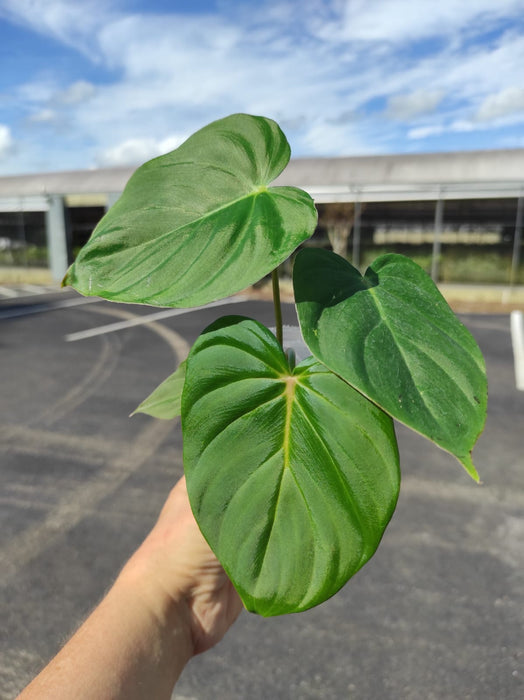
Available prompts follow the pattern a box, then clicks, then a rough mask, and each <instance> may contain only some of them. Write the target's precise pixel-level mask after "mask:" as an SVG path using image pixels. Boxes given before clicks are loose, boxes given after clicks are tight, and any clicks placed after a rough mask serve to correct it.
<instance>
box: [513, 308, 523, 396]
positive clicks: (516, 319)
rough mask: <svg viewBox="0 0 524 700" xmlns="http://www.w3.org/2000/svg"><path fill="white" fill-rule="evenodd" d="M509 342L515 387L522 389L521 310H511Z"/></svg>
mask: <svg viewBox="0 0 524 700" xmlns="http://www.w3.org/2000/svg"><path fill="white" fill-rule="evenodd" d="M511 343H512V345H513V357H514V360H515V382H516V384H517V389H519V390H520V391H524V316H523V314H522V311H512V312H511Z"/></svg>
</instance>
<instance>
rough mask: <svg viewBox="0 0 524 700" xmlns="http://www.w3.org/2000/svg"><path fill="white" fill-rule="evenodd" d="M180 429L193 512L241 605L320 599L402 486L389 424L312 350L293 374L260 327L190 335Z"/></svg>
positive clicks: (371, 540) (272, 606)
mask: <svg viewBox="0 0 524 700" xmlns="http://www.w3.org/2000/svg"><path fill="white" fill-rule="evenodd" d="M182 430H183V436H184V468H185V472H186V478H187V488H188V493H189V498H190V501H191V506H192V508H193V512H194V514H195V517H196V519H197V521H198V524H199V526H200V528H201V530H202V532H203V534H204V536H205V537H206V539H207V541H208V542H209V544H210V546H211V548H212V549H213V551H214V552H215V554H216V555H217V557H218V559H219V560H220V561H221V563H222V565H223V566H224V568H225V570H226V571H227V573H228V575H229V577H230V578H231V580H232V581H233V583H234V585H235V587H236V588H237V590H238V592H239V593H240V595H241V597H242V600H243V602H244V604H245V605H246V607H247V608H248V609H249V610H252V611H254V612H258V613H260V614H262V615H266V616H267V615H278V614H282V613H289V612H298V611H300V610H305V609H307V608H310V607H312V606H313V605H317V604H318V603H321V602H322V601H324V600H325V599H326V598H328V597H330V596H332V595H333V594H334V593H335V592H336V591H337V590H339V588H340V587H341V586H343V585H344V583H345V582H346V581H347V580H348V579H349V578H350V577H351V576H352V575H353V574H354V573H355V572H356V571H357V570H358V569H359V568H360V567H361V566H363V564H364V563H365V562H366V561H367V560H368V559H369V558H370V557H371V556H372V555H373V553H374V552H375V550H376V548H377V546H378V544H379V541H380V539H381V536H382V533H383V531H384V529H385V527H386V525H387V523H388V522H389V519H390V517H391V515H392V513H393V510H394V508H395V504H396V500H397V496H398V491H399V485H400V484H399V479H400V476H399V465H398V452H397V445H396V439H395V434H394V430H393V424H392V421H391V419H390V418H389V416H387V415H386V414H385V413H384V412H383V411H381V410H380V409H379V408H377V407H376V406H375V405H374V404H372V403H371V402H370V401H368V400H367V399H366V398H364V397H363V396H362V395H361V394H359V393H358V392H357V391H355V390H354V389H353V388H351V387H350V386H349V385H348V384H347V383H346V382H344V381H343V380H341V379H340V378H339V377H337V376H336V375H334V374H333V373H332V372H330V371H329V370H328V369H327V368H326V367H325V366H323V365H321V364H320V363H319V362H317V361H316V360H314V359H313V358H312V357H310V358H308V359H307V360H304V361H303V362H302V363H301V364H300V365H298V366H297V367H296V368H295V369H294V370H291V369H290V367H289V365H288V363H287V360H286V357H285V355H284V353H283V351H282V349H281V347H280V345H279V344H278V343H277V341H276V339H275V337H274V336H273V335H272V334H271V333H270V331H269V330H268V329H267V328H265V327H264V326H262V325H261V324H259V323H257V322H256V321H253V320H250V319H246V318H242V317H238V316H234V317H226V318H224V319H221V320H219V321H218V322H216V323H215V324H213V325H211V326H210V327H209V328H208V329H206V331H204V333H203V334H202V335H201V336H200V338H199V339H198V340H197V341H196V343H195V345H194V346H193V349H192V350H191V352H190V354H189V357H188V360H187V374H186V382H185V385H184V391H183V395H182Z"/></svg>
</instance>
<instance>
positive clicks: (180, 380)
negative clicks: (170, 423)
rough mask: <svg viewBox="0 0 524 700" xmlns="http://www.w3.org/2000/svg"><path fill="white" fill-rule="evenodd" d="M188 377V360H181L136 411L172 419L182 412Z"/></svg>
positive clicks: (154, 416)
mask: <svg viewBox="0 0 524 700" xmlns="http://www.w3.org/2000/svg"><path fill="white" fill-rule="evenodd" d="M185 378H186V361H185V360H184V361H183V362H181V363H180V364H179V365H178V367H177V369H176V371H175V372H173V374H170V375H169V377H168V378H167V379H164V381H163V382H162V384H160V385H159V386H157V388H156V389H155V390H154V391H153V392H152V393H151V394H149V396H148V397H147V399H144V400H143V401H142V403H141V404H140V406H138V407H137V408H135V410H134V411H133V413H132V414H131V415H132V416H134V415H135V413H147V415H148V416H153V418H164V419H166V420H171V419H172V418H176V417H177V416H179V415H180V414H181V410H182V409H181V401H182V389H183V388H184V381H185Z"/></svg>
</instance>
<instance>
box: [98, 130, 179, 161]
mask: <svg viewBox="0 0 524 700" xmlns="http://www.w3.org/2000/svg"><path fill="white" fill-rule="evenodd" d="M182 141H184V138H182V137H179V136H169V137H167V138H166V139H163V140H162V141H155V140H154V139H151V138H143V139H128V140H126V141H123V142H122V143H119V144H118V145H116V146H111V147H109V148H106V149H105V150H104V151H102V152H101V153H99V155H98V156H97V158H96V160H97V164H98V165H99V166H100V167H112V166H118V165H140V164H141V163H143V162H145V161H146V160H150V159H151V158H154V157H155V156H159V155H162V154H163V153H168V152H169V151H173V150H174V149H175V148H177V147H178V146H180V144H181V143H182Z"/></svg>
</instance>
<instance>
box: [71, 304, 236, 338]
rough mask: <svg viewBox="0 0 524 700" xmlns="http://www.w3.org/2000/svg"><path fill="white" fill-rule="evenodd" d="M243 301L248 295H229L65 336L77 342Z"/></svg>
mask: <svg viewBox="0 0 524 700" xmlns="http://www.w3.org/2000/svg"><path fill="white" fill-rule="evenodd" d="M242 301H248V297H244V296H235V297H228V298H227V299H220V301H213V302H211V303H210V304H206V305H204V306H195V307H193V308H191V309H164V311H157V312H155V313H154V314H147V315H146V316H136V317H135V318H131V319H129V320H128V321H117V322H116V323H107V324H106V325H105V326H97V327H96V328H89V329H88V330H85V331H78V332H77V333H69V334H68V335H66V336H65V340H66V341H67V342H68V343H72V342H75V341H76V340H85V339H86V338H93V337H94V336H96V335H103V334H104V333H114V332H115V331H121V330H124V329H125V328H132V327H133V326H141V325H143V324H145V323H152V322H153V321H160V320H162V319H164V318H170V317H171V316H181V315H182V314H189V313H191V312H192V311H201V310H202V309H209V308H212V307H214V306H225V305H227V304H238V303H239V302H242Z"/></svg>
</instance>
